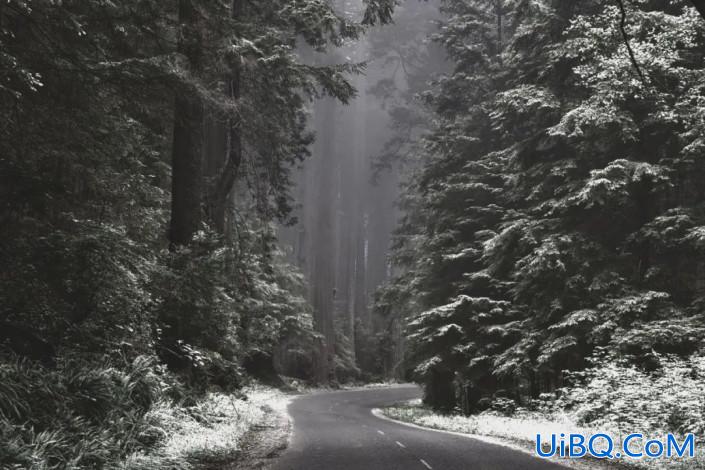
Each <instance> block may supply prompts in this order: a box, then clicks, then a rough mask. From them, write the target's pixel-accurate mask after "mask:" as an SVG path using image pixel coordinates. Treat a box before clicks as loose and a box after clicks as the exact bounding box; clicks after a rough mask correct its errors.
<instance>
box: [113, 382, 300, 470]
mask: <svg viewBox="0 0 705 470" xmlns="http://www.w3.org/2000/svg"><path fill="white" fill-rule="evenodd" d="M243 393H244V395H245V396H246V397H247V399H243V398H239V397H236V396H234V395H228V394H224V393H209V394H207V395H206V396H205V397H204V398H203V400H201V401H200V402H199V403H198V404H196V405H195V406H192V407H188V408H180V407H175V406H174V405H172V404H170V403H160V404H157V405H156V406H155V407H154V408H153V409H152V410H151V411H150V412H149V417H148V419H149V420H150V421H151V422H152V424H153V426H154V428H153V429H154V430H155V433H158V434H161V435H162V444H161V445H160V446H159V447H158V448H157V449H156V450H155V451H154V452H150V454H149V455H145V454H141V453H136V454H133V455H130V456H129V457H128V458H127V459H126V461H125V462H124V463H123V465H122V466H121V467H120V468H122V469H135V470H137V469H140V470H141V469H147V468H149V469H161V468H170V469H171V468H177V469H183V470H187V469H191V468H193V467H194V465H198V464H199V463H201V462H210V463H212V462H216V463H223V464H225V463H227V462H228V461H229V460H231V459H233V458H234V457H236V456H237V454H238V452H240V451H241V450H242V449H241V445H242V438H243V436H245V434H246V433H247V432H248V431H250V430H251V429H253V428H254V427H256V426H258V425H260V424H262V423H263V422H265V421H266V420H267V419H268V418H269V417H270V416H271V415H272V414H275V413H276V414H286V407H287V405H288V403H289V401H290V400H291V396H290V395H287V394H285V393H283V392H281V391H279V390H277V389H273V388H270V387H264V386H261V385H255V386H251V387H248V388H246V389H244V390H243Z"/></svg>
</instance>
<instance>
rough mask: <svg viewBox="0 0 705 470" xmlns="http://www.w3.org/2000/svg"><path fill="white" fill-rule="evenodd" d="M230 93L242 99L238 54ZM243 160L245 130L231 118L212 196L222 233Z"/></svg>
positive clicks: (235, 5)
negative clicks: (224, 156) (225, 150)
mask: <svg viewBox="0 0 705 470" xmlns="http://www.w3.org/2000/svg"><path fill="white" fill-rule="evenodd" d="M242 14H243V11H242V0H233V2H232V5H231V16H232V18H233V19H238V18H240V17H241V16H242ZM226 83H227V85H226V86H227V90H226V93H227V95H228V96H229V98H230V99H231V100H232V102H233V103H236V102H237V101H238V100H239V99H240V94H241V91H240V90H241V71H240V58H239V57H236V58H235V59H234V60H233V62H232V64H230V74H229V76H228V77H227V79H226ZM241 163H242V133H241V128H240V118H239V117H232V116H231V117H230V118H229V119H228V124H227V158H226V159H225V165H224V166H223V168H222V169H221V171H220V174H219V175H218V176H217V178H216V179H215V182H214V183H213V186H212V187H211V188H210V191H209V195H208V215H209V217H210V221H211V223H212V225H213V228H215V229H216V230H217V231H218V232H219V233H225V226H226V220H227V208H228V202H229V200H230V197H229V196H230V194H231V193H232V190H233V187H234V186H235V181H236V180H237V176H238V172H239V169H240V164H241Z"/></svg>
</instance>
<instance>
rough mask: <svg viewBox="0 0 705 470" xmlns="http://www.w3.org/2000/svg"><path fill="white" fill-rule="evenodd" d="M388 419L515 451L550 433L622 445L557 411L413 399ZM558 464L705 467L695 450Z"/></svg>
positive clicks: (531, 449) (390, 409)
mask: <svg viewBox="0 0 705 470" xmlns="http://www.w3.org/2000/svg"><path fill="white" fill-rule="evenodd" d="M380 411H381V413H382V414H383V415H384V416H386V417H387V418H389V419H393V420H397V421H401V422H405V423H411V424H413V425H417V426H421V427H426V428H431V429H437V430H441V431H448V432H453V433H459V434H465V435H468V436H469V437H476V438H480V439H482V438H483V437H489V438H491V439H489V440H487V439H482V440H486V441H487V442H491V443H496V444H500V445H507V446H509V447H512V448H515V449H517V450H522V451H524V452H527V453H531V454H532V455H534V446H535V445H536V435H537V434H540V435H541V436H542V442H550V436H551V434H556V435H560V434H561V433H565V434H566V435H567V434H570V433H577V434H583V435H593V434H596V433H605V432H606V433H607V434H610V435H611V436H612V438H613V439H614V442H615V444H616V445H619V446H621V442H620V441H619V438H618V436H619V434H618V433H617V432H614V431H613V430H605V429H593V428H589V427H584V426H578V425H576V424H575V423H574V422H573V421H572V420H571V419H570V417H569V416H568V415H566V414H560V415H557V416H556V417H551V418H549V417H546V416H543V415H541V414H540V413H532V412H523V413H517V415H515V416H512V417H507V416H502V415H499V414H496V413H483V414H479V415H473V416H462V415H441V414H437V413H434V412H432V411H431V410H429V409H428V408H425V407H423V406H422V405H421V403H420V400H414V401H412V402H408V403H406V404H402V405H396V406H392V407H387V408H384V409H382V410H380ZM556 461H558V462H560V463H561V464H564V465H567V466H569V467H572V468H579V469H603V468H625V469H639V468H645V469H661V468H668V469H702V468H705V464H704V463H703V456H702V455H700V453H698V454H697V455H696V458H695V459H683V460H680V461H676V460H675V459H670V460H667V459H665V458H664V459H654V460H648V459H642V460H632V459H621V460H616V461H615V460H599V459H556Z"/></svg>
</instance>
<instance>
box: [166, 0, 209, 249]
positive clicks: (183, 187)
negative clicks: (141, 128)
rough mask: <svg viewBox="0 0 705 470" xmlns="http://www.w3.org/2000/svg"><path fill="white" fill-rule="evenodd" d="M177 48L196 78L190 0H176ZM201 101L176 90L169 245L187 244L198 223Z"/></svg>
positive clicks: (197, 51)
mask: <svg viewBox="0 0 705 470" xmlns="http://www.w3.org/2000/svg"><path fill="white" fill-rule="evenodd" d="M179 27H180V31H179V39H178V46H177V51H178V52H179V53H180V54H182V55H183V56H184V57H185V58H186V60H187V63H188V66H189V69H190V73H191V75H192V76H193V77H194V79H195V78H197V77H198V76H199V74H200V72H201V70H202V68H203V63H202V62H203V44H202V39H201V31H200V25H199V20H198V11H197V9H196V7H195V5H194V2H193V1H192V0H179ZM202 143H203V104H202V103H201V100H200V99H199V97H198V96H196V95H195V93H184V92H183V91H182V90H179V92H177V94H176V97H175V101H174V135H173V148H172V189H171V226H170V230H169V241H170V242H171V246H172V247H175V246H178V245H188V244H189V243H190V242H191V239H192V237H193V235H194V233H196V231H197V230H198V228H199V226H200V223H201V197H202V184H203V182H202V179H203V169H202V158H203V157H202Z"/></svg>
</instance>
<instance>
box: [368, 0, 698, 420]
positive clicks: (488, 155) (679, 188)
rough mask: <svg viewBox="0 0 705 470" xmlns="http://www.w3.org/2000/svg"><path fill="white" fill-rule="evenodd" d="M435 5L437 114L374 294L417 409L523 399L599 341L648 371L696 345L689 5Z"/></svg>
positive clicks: (692, 14)
mask: <svg viewBox="0 0 705 470" xmlns="http://www.w3.org/2000/svg"><path fill="white" fill-rule="evenodd" d="M621 8H625V10H624V12H622V10H621ZM442 9H443V11H444V13H445V15H446V20H445V22H444V24H443V26H442V28H441V29H440V31H439V33H438V34H437V36H436V39H437V40H438V41H439V42H440V43H441V44H442V45H443V46H444V47H445V49H446V51H447V53H448V56H449V57H450V59H451V60H452V61H453V63H454V69H453V71H452V72H451V73H449V74H447V75H446V76H445V77H444V78H443V79H442V80H441V81H440V82H439V84H438V86H437V87H434V88H432V90H431V104H432V108H433V110H434V111H435V120H436V122H435V125H434V128H433V130H432V132H431V133H430V135H429V137H428V138H427V139H426V146H425V151H424V154H423V155H422V157H421V161H422V165H421V168H420V169H419V170H418V171H417V172H416V173H415V175H414V176H413V178H412V180H411V184H410V187H409V189H408V190H407V191H406V194H405V197H404V205H405V207H407V208H408V210H407V213H406V216H405V219H404V220H403V223H402V225H401V227H400V229H399V230H398V234H397V238H396V240H397V246H396V248H395V253H394V259H395V261H396V263H397V265H398V266H400V267H402V268H404V269H403V271H402V273H401V274H400V275H399V276H398V278H397V280H396V281H395V282H394V283H392V284H391V285H390V286H389V287H387V288H386V289H385V291H384V292H383V295H382V296H381V299H380V303H381V304H382V305H388V306H389V305H392V306H394V310H395V311H396V314H397V315H405V316H406V318H407V323H408V325H407V329H408V332H407V334H408V340H409V341H410V343H411V345H410V352H409V357H408V362H409V365H410V366H411V367H412V368H413V370H414V373H415V375H416V377H417V378H418V379H419V380H421V381H423V382H424V383H425V384H426V401H427V402H428V403H430V404H431V405H433V406H435V407H437V408H439V409H446V410H449V409H453V408H454V407H456V406H460V407H461V408H462V409H464V410H465V411H467V412H470V411H474V410H477V409H483V408H486V407H487V406H489V404H490V402H491V400H492V399H496V398H500V397H508V398H513V399H515V400H518V401H525V400H526V399H528V398H530V397H537V396H538V395H539V394H540V393H542V392H547V391H553V390H555V389H556V388H557V387H559V386H561V385H562V384H563V382H564V380H563V371H564V370H578V369H582V368H584V367H586V366H587V358H589V356H590V355H591V354H592V353H593V352H594V350H595V349H596V348H598V347H599V348H604V349H605V350H606V351H607V352H608V356H607V357H615V356H619V357H621V358H626V359H628V360H630V361H632V363H633V364H634V365H635V366H636V367H641V368H643V369H644V370H646V371H653V370H657V369H658V368H659V367H660V361H659V356H658V354H659V353H661V354H663V353H674V354H680V355H683V356H685V355H690V354H692V353H695V352H697V351H699V350H700V348H701V347H702V339H703V332H704V331H705V330H703V326H705V325H704V324H703V321H702V301H703V294H704V293H705V291H703V263H702V256H703V251H702V250H703V244H702V233H703V226H705V218H704V216H705V213H704V212H703V202H705V193H704V192H703V186H702V184H701V181H702V178H703V172H704V171H705V166H704V163H703V159H702V154H703V142H704V140H703V139H704V136H705V133H704V131H705V129H703V109H705V108H703V104H704V101H705V88H704V85H705V69H704V68H703V64H704V63H705V62H704V61H703V59H704V57H703V51H705V48H704V47H703V46H704V41H705V36H704V34H705V27H704V26H705V24H704V23H703V22H702V19H701V18H700V17H699V16H698V14H697V12H696V11H695V10H694V9H693V8H691V7H690V6H689V3H687V2H653V1H638V2H629V3H627V4H626V5H620V4H619V3H611V2H599V1H589V2H563V1H551V0H545V1H538V2H535V1H532V2H528V1H521V0H517V1H510V0H506V1H483V0H475V1H453V0H448V1H445V2H443V7H442ZM625 39H626V40H627V41H628V42H625ZM630 55H631V56H632V58H633V60H632V58H630Z"/></svg>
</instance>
